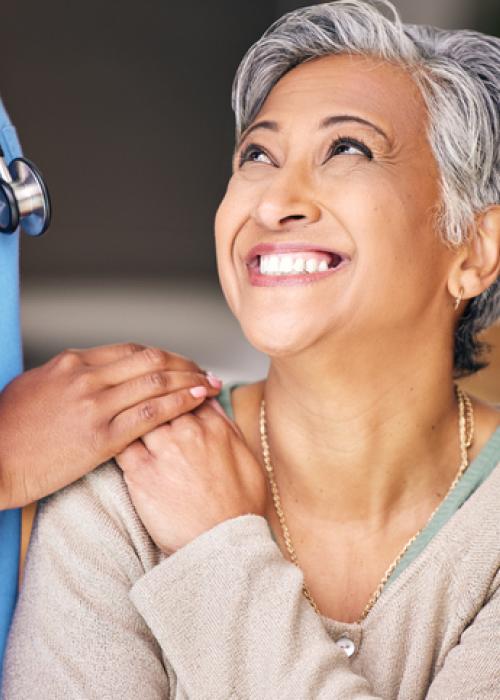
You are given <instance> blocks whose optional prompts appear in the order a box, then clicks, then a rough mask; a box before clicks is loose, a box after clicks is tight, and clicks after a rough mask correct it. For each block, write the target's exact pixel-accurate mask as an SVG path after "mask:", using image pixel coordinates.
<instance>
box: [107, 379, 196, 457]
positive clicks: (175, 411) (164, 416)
mask: <svg viewBox="0 0 500 700" xmlns="http://www.w3.org/2000/svg"><path fill="white" fill-rule="evenodd" d="M206 396H207V389H206V387H204V386H198V387H193V388H191V389H182V390H181V391H175V392H174V393H172V394H168V395H167V396H160V397H157V398H153V399H150V400H148V401H144V402H142V403H140V404H138V405H137V406H133V407H132V408H128V409H127V410H126V411H123V412H122V413H119V414H118V415H117V416H116V417H115V418H113V420H112V421H111V423H110V425H109V428H108V439H109V444H110V449H111V455H114V454H116V453H118V452H122V451H123V450H124V449H125V447H126V446H127V445H129V444H130V443H132V442H134V440H137V439H138V438H140V437H141V436H143V435H146V434H147V433H149V432H151V431H152V430H154V429H155V428H157V427H158V426H159V425H162V423H168V422H169V421H171V420H174V419H175V418H178V417H179V416H181V415H183V414H184V413H189V412H190V411H194V409H195V408H197V407H198V406H199V405H200V404H201V403H202V402H203V401H205V399H206ZM111 455H110V456H111Z"/></svg>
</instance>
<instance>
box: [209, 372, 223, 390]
mask: <svg viewBox="0 0 500 700" xmlns="http://www.w3.org/2000/svg"><path fill="white" fill-rule="evenodd" d="M207 380H208V383H209V384H210V386H213V387H214V389H220V388H221V386H222V379H219V377H216V376H215V374H212V372H207Z"/></svg>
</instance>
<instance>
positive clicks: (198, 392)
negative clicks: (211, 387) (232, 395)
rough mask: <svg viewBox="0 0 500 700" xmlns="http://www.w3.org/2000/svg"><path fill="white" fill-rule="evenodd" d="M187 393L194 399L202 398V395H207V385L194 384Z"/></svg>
mask: <svg viewBox="0 0 500 700" xmlns="http://www.w3.org/2000/svg"><path fill="white" fill-rule="evenodd" d="M189 393H190V394H191V396H194V398H195V399H202V398H203V397H204V396H206V395H207V387H206V386H194V387H193V388H192V389H190V390H189Z"/></svg>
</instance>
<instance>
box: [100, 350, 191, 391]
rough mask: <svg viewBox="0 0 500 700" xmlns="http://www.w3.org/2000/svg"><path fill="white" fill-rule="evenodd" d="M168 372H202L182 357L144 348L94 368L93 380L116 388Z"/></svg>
mask: <svg viewBox="0 0 500 700" xmlns="http://www.w3.org/2000/svg"><path fill="white" fill-rule="evenodd" d="M168 370H170V371H173V370H177V371H184V372H186V371H187V372H202V371H203V370H201V369H200V368H199V367H198V365H197V364H196V363H195V362H192V361H191V360H188V359H186V358H185V357H182V355H177V354H175V353H171V352H166V351H165V350H160V349H159V348H150V347H146V348H143V349H142V350H139V351H137V352H132V353H129V354H128V355H125V356H124V357H121V358H119V359H117V360H115V361H113V362H110V363H108V364H106V365H104V366H102V367H99V368H96V371H95V380H96V381H97V382H98V383H100V384H101V385H105V386H116V385H117V384H121V383H122V382H126V381H129V380H131V379H134V378H135V377H140V376H141V375H143V374H152V373H154V372H164V371H168Z"/></svg>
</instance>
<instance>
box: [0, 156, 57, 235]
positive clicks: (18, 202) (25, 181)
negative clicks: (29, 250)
mask: <svg viewBox="0 0 500 700" xmlns="http://www.w3.org/2000/svg"><path fill="white" fill-rule="evenodd" d="M50 216H51V206H50V196H49V191H48V189H47V186H46V184H45V182H44V180H43V177H42V175H41V173H40V171H39V170H38V168H37V167H36V166H35V165H34V164H33V163H32V162H31V161H29V160H28V159H27V158H14V160H11V162H10V163H9V164H8V165H7V163H6V162H5V156H4V153H3V151H2V148H1V147H0V233H14V231H16V230H17V228H18V227H19V226H22V228H23V229H24V231H25V232H26V233H28V234H29V235H30V236H41V235H42V233H45V231H46V230H47V228H48V226H49V224H50Z"/></svg>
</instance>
